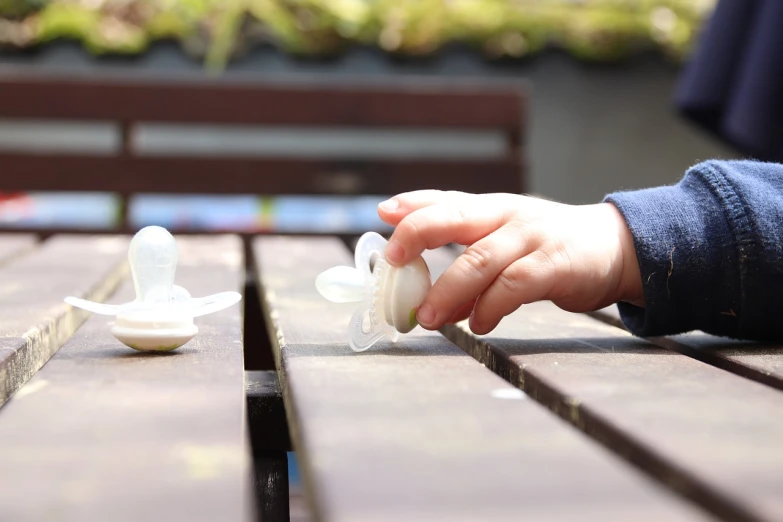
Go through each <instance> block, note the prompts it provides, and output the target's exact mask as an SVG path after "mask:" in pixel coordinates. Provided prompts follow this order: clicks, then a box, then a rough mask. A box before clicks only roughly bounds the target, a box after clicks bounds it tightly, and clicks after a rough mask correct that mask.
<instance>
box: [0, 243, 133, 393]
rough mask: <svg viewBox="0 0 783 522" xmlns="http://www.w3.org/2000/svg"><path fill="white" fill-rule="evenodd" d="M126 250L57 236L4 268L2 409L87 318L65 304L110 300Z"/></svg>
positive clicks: (0, 273) (0, 281)
mask: <svg viewBox="0 0 783 522" xmlns="http://www.w3.org/2000/svg"><path fill="white" fill-rule="evenodd" d="M127 247H128V240H127V238H108V237H107V238H95V237H85V236H81V237H59V238H56V239H53V240H51V241H47V242H45V243H43V245H42V246H41V247H40V248H38V249H36V250H34V251H32V252H30V253H28V254H27V255H24V256H22V257H17V258H14V259H12V260H11V261H10V262H9V263H8V264H7V265H5V266H4V267H2V269H0V317H2V321H0V406H2V404H4V403H5V401H6V400H8V398H9V397H10V396H11V395H13V393H14V392H15V391H16V390H17V389H18V388H19V387H20V386H22V385H23V384H24V383H25V382H27V380H28V379H29V378H30V377H31V376H32V375H33V374H34V373H35V372H36V371H38V369H39V368H41V366H43V365H44V364H45V363H46V361H48V360H49V358H50V357H51V356H52V354H54V353H55V352H56V351H57V350H58V348H60V346H61V345H62V343H63V342H65V341H66V340H67V339H68V338H69V337H70V336H71V334H73V332H74V331H76V329H77V328H78V327H79V326H80V325H81V324H82V323H83V322H84V320H85V318H86V317H87V314H86V312H83V311H81V310H79V309H73V308H71V307H70V306H68V305H66V304H65V303H64V302H63V299H64V298H65V297H66V296H68V295H74V296H77V297H83V298H86V299H93V300H100V299H105V298H106V297H107V296H108V295H110V293H111V292H112V291H113V290H114V289H115V288H116V286H117V284H118V283H119V281H120V280H121V278H122V277H123V276H124V275H125V273H126V272H127V268H126V263H125V259H126V256H127Z"/></svg>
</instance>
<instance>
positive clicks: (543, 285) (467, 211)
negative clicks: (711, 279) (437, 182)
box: [378, 190, 643, 334]
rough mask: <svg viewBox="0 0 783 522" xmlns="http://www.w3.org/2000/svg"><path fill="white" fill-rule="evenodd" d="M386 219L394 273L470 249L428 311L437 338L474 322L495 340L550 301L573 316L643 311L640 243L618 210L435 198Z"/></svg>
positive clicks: (404, 204) (389, 206) (423, 318)
mask: <svg viewBox="0 0 783 522" xmlns="http://www.w3.org/2000/svg"><path fill="white" fill-rule="evenodd" d="M378 213H379V214H380V216H381V219H383V220H384V221H385V222H386V223H388V224H390V225H392V226H395V227H396V229H395V231H394V233H393V234H392V237H391V240H390V242H389V245H388V246H387V248H386V258H387V260H388V261H389V263H391V264H393V265H396V266H400V265H404V264H406V263H408V262H409V261H411V260H412V259H414V258H415V257H416V256H418V255H420V254H421V253H422V252H423V251H424V250H425V249H433V248H437V247H440V246H443V245H446V244H448V243H459V244H462V245H466V246H468V248H467V250H465V252H464V253H463V254H462V255H460V256H459V257H458V258H457V259H456V261H454V263H453V264H452V265H451V266H450V267H449V268H448V269H447V270H446V271H445V272H444V273H443V275H441V276H440V277H439V278H438V280H437V281H436V282H435V284H434V285H433V286H432V289H431V290H430V292H429V294H428V295H427V298H426V299H425V300H424V303H422V305H421V307H419V310H418V314H417V318H418V321H419V323H420V324H421V325H422V326H424V327H426V328H428V329H432V330H434V329H437V328H440V327H442V326H443V325H444V324H445V323H447V322H456V321H460V320H462V319H465V318H466V317H468V315H470V328H471V330H473V331H474V332H475V333H477V334H484V333H488V332H490V331H491V330H493V329H494V328H495V327H496V326H497V325H498V323H499V322H500V320H501V319H502V318H503V317H504V316H506V315H508V314H510V313H511V312H513V311H514V310H516V309H517V308H518V307H519V306H521V305H523V304H527V303H532V302H535V301H541V300H551V301H553V302H554V303H555V304H557V305H558V306H560V307H561V308H563V309H565V310H569V311H572V312H584V311H589V310H595V309H597V308H601V307H604V306H608V305H610V304H612V303H615V302H617V301H628V302H633V303H635V304H637V305H642V304H643V294H642V283H641V277H640V275H639V265H638V262H637V260H636V253H635V251H634V246H633V239H632V237H631V233H630V232H629V230H628V228H627V226H626V224H625V221H624V220H623V218H622V216H621V215H620V213H619V212H618V210H617V209H616V208H615V207H614V206H613V205H611V204H609V203H601V204H597V205H584V206H572V205H564V204H560V203H553V202H550V201H546V200H542V199H536V198H532V197H526V196H518V195H512V194H482V195H475V194H465V193H461V192H441V191H431V190H427V191H418V192H409V193H405V194H400V195H398V196H395V197H394V198H392V199H390V200H388V201H384V202H383V203H381V204H380V205H379V207H378ZM471 311H472V313H471Z"/></svg>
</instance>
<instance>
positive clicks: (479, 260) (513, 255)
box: [416, 222, 535, 329]
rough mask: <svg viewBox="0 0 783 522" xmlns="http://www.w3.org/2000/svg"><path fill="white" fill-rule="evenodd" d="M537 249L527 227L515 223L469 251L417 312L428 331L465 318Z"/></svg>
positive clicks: (429, 294) (444, 274) (451, 267)
mask: <svg viewBox="0 0 783 522" xmlns="http://www.w3.org/2000/svg"><path fill="white" fill-rule="evenodd" d="M534 246H535V245H534V244H532V243H531V241H528V240H526V238H525V234H524V230H523V225H522V224H520V223H516V222H512V223H508V224H506V225H503V226H502V227H500V228H499V229H498V230H496V231H495V232H493V233H491V234H489V235H488V236H486V237H485V238H483V239H480V240H479V241H477V242H476V243H474V244H473V245H472V246H470V247H468V248H467V249H466V250H465V252H463V253H462V255H460V256H459V257H458V258H457V259H456V260H455V261H454V262H453V263H452V264H451V266H449V267H448V268H447V269H446V271H445V272H443V274H442V275H441V276H440V277H439V278H438V279H437V280H436V281H435V283H434V284H433V285H432V288H431V289H430V291H429V292H428V293H427V297H426V298H425V299H424V302H423V303H422V304H421V306H420V307H419V309H418V311H417V314H416V315H417V319H418V321H419V323H420V324H421V325H422V326H424V327H425V328H429V329H437V328H440V327H441V326H443V325H444V324H446V323H447V322H452V321H453V320H454V318H455V317H457V316H459V315H461V314H460V313H459V312H463V313H464V310H462V308H463V307H464V306H465V303H469V302H471V301H475V300H476V298H478V297H479V296H480V295H481V294H482V293H484V291H485V290H487V289H488V288H489V287H490V285H492V284H493V281H495V280H496V278H497V277H498V276H499V275H500V274H501V273H502V272H503V271H504V270H505V269H506V268H507V267H508V266H509V265H511V264H512V263H514V262H515V261H517V260H518V259H519V258H521V257H524V256H525V255H526V254H528V253H529V252H530V251H531V249H532V248H533V247H534Z"/></svg>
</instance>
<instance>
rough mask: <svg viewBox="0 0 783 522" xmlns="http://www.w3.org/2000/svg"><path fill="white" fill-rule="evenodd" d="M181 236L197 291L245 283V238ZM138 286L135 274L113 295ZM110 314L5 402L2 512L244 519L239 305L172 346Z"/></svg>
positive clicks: (183, 276)
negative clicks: (123, 337)
mask: <svg viewBox="0 0 783 522" xmlns="http://www.w3.org/2000/svg"><path fill="white" fill-rule="evenodd" d="M179 243H180V244H179V247H180V256H179V259H180V266H179V269H178V271H177V282H178V284H181V285H182V286H184V287H185V288H187V289H188V290H189V291H191V292H192V294H193V295H196V296H200V295H205V294H209V293H213V292H218V291H223V290H233V289H239V288H241V284H242V278H243V263H242V248H241V245H240V242H239V241H238V240H237V239H236V238H232V237H228V236H223V237H216V238H210V239H204V238H193V239H180V240H179ZM83 257H88V256H86V255H85V256H83ZM49 261H50V262H51V260H49ZM49 266H50V267H51V266H52V265H51V264H50V265H49ZM41 268H42V267H41V266H39V267H38V269H39V270H40V269H41ZM131 297H132V285H131V284H130V282H129V281H126V282H125V284H124V285H123V287H122V289H121V292H119V295H117V296H115V298H114V299H112V301H113V302H122V301H125V300H127V299H129V298H131ZM109 321H110V320H109V319H107V318H106V317H101V316H95V317H92V318H91V319H90V320H89V321H87V322H86V323H85V325H84V326H83V327H82V328H80V329H79V330H78V331H77V332H76V334H75V335H74V336H73V338H72V339H71V340H70V341H69V342H68V343H66V344H65V345H64V346H63V347H62V349H61V350H60V351H59V352H58V353H57V354H56V355H55V356H54V357H53V358H52V360H51V361H50V362H49V363H48V364H47V365H46V366H45V367H44V368H43V369H41V370H40V371H39V372H38V374H37V375H36V376H35V377H34V378H33V379H32V380H31V381H30V382H29V383H28V384H27V385H26V386H25V387H24V388H22V389H21V390H20V392H19V393H18V394H17V396H16V397H14V398H13V399H11V401H9V402H8V404H6V406H5V408H3V409H2V410H0V441H2V442H0V462H2V466H0V520H15V521H28V520H29V521H33V520H35V521H38V520H62V521H68V520H79V521H93V520H95V521H104V520H112V521H125V520H127V521H131V520H132V521H138V520H166V521H196V520H204V521H215V520H221V521H232V520H244V519H246V518H247V512H246V511H247V506H245V505H244V503H245V501H246V498H245V495H246V494H247V493H248V491H249V489H250V487H251V472H250V468H249V465H248V464H249V463H248V460H249V458H248V453H249V452H248V448H247V447H246V440H245V436H246V435H245V428H246V426H245V421H244V414H245V408H244V403H245V393H244V382H243V381H244V372H243V367H242V331H241V326H242V322H241V307H240V306H239V305H236V306H234V307H232V308H230V309H227V310H223V311H221V312H218V313H215V314H211V315H207V316H204V317H202V318H199V319H196V322H197V325H198V327H199V330H200V331H199V333H198V336H197V337H196V338H195V339H194V340H193V341H191V342H190V343H189V344H188V345H186V346H183V347H181V348H180V349H178V350H177V351H175V352H171V353H170V354H144V353H139V352H134V351H132V350H130V349H129V348H126V347H124V346H123V345H121V344H120V343H119V342H118V341H116V340H115V339H114V338H113V337H112V336H111V334H110V333H109V330H108V326H107V323H108V322H109Z"/></svg>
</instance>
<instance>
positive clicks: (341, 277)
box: [315, 232, 432, 352]
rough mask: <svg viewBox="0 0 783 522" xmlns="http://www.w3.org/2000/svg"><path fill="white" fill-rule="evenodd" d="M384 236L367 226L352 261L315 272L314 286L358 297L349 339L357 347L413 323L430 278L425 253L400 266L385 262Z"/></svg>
mask: <svg viewBox="0 0 783 522" xmlns="http://www.w3.org/2000/svg"><path fill="white" fill-rule="evenodd" d="M385 249H386V240H385V239H384V238H383V236H381V235H380V234H377V233H375V232H368V233H366V234H364V235H363V236H362V237H361V238H360V239H359V242H358V243H357V244H356V252H355V253H354V263H355V264H356V267H355V268H354V267H350V266H336V267H333V268H330V269H329V270H327V271H325V272H323V273H321V274H319V276H318V277H317V278H316V280H315V287H316V289H317V290H318V292H319V293H320V294H321V295H322V296H324V297H325V298H326V299H328V300H329V301H332V302H334V303H353V302H358V303H360V304H359V306H358V308H357V309H356V311H355V312H354V314H353V317H352V318H351V322H350V324H349V327H348V343H349V344H350V346H351V348H352V349H353V350H354V351H357V352H361V351H364V350H366V349H368V348H369V347H370V346H372V345H373V344H375V343H376V342H378V341H379V340H381V339H382V338H384V337H386V336H389V337H391V338H392V340H393V341H396V340H397V339H398V337H399V334H400V333H408V332H410V331H411V330H413V329H414V328H415V327H416V325H417V324H418V323H417V322H416V310H417V309H418V307H419V306H420V305H421V303H422V302H423V301H424V297H425V296H426V295H427V292H428V291H429V289H430V287H431V286H432V281H431V279H430V273H429V269H428V268H427V264H426V263H425V262H424V259H422V258H421V257H418V258H416V259H415V260H413V261H412V262H411V263H409V264H407V265H406V266H404V267H400V268H397V267H393V266H391V265H390V264H388V263H387V262H386V258H385V257H384V250H385Z"/></svg>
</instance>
